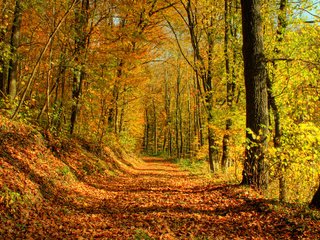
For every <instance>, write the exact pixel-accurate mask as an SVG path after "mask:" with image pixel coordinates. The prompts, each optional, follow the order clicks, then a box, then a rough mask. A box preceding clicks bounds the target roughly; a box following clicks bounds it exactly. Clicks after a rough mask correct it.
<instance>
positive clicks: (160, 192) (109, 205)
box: [23, 158, 320, 239]
mask: <svg viewBox="0 0 320 240" xmlns="http://www.w3.org/2000/svg"><path fill="white" fill-rule="evenodd" d="M247 191H248V190H245V189H243V188H239V187H237V186H230V185H229V186H228V185H212V184H208V183H207V180H206V179H204V178H201V177H198V176H192V175H190V174H189V173H188V172H186V171H181V170H179V168H178V167H177V166H176V165H175V164H172V163H170V162H167V161H164V160H163V159H160V158H145V159H144V164H141V166H139V168H134V169H133V170H132V172H131V173H127V174H124V175H123V176H120V177H115V178H112V179H110V180H109V181H107V182H100V183H96V184H94V187H93V186H91V187H89V186H88V188H87V189H86V193H87V195H82V197H79V196H78V197H77V196H75V197H74V198H75V199H76V200H75V201H73V202H72V201H69V202H68V201H66V202H65V203H64V205H63V206H61V204H60V203H58V202H57V203H56V204H57V205H55V203H50V204H48V206H44V207H43V208H42V209H41V211H42V212H45V213H46V214H47V215H46V216H41V219H39V215H36V216H35V219H37V220H34V222H32V223H29V224H30V225H29V227H28V231H27V232H24V235H23V236H24V237H25V238H26V239H28V237H30V238H31V237H32V238H33V239H43V238H41V236H46V237H47V239H53V238H56V239H297V238H306V239H314V238H317V237H319V236H320V232H319V227H317V226H318V225H319V221H312V220H311V219H301V217H296V218H294V217H289V216H288V215H287V214H286V213H280V212H275V211H273V210H271V209H270V207H269V204H268V202H267V201H266V200H263V199H260V198H258V197H252V196H251V197H250V196H249V194H248V192H247ZM39 211H40V210H39ZM44 215H45V214H44ZM44 222H45V223H46V224H44ZM48 222H49V224H48ZM39 226H41V228H39ZM317 228H318V230H317Z"/></svg>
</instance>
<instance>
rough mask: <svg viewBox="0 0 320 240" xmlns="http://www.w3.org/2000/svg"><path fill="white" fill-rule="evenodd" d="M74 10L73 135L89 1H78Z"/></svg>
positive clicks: (86, 37) (87, 41)
mask: <svg viewBox="0 0 320 240" xmlns="http://www.w3.org/2000/svg"><path fill="white" fill-rule="evenodd" d="M77 4H78V5H77V7H76V8H75V25H74V28H75V29H74V30H75V39H74V41H75V50H74V55H75V67H74V74H73V84H72V109H71V119H70V134H72V133H73V131H74V127H75V124H76V119H77V115H78V111H79V104H80V97H81V93H82V86H83V81H84V78H85V74H86V72H85V62H86V58H87V54H86V49H87V47H88V44H89V31H88V23H89V8H90V1H89V0H78V1H77Z"/></svg>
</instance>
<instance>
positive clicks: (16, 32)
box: [7, 0, 22, 100]
mask: <svg viewBox="0 0 320 240" xmlns="http://www.w3.org/2000/svg"><path fill="white" fill-rule="evenodd" d="M21 20H22V6H21V3H20V0H16V6H15V9H14V14H13V24H12V30H11V41H10V47H11V59H10V62H9V74H8V92H7V93H8V94H9V97H10V99H11V100H13V99H14V98H15V97H16V94H17V81H18V70H19V59H18V51H17V50H18V47H19V42H20V28H21Z"/></svg>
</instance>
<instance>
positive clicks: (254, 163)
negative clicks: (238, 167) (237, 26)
mask: <svg viewBox="0 0 320 240" xmlns="http://www.w3.org/2000/svg"><path fill="white" fill-rule="evenodd" d="M241 6H242V33H243V48H242V51H243V58H244V76H245V87H246V113H247V115H246V129H247V131H246V138H247V147H246V152H245V161H244V169H243V173H242V175H243V179H242V184H244V185H253V186H255V187H257V188H258V189H263V188H266V187H267V172H266V166H265V151H266V148H267V134H268V125H269V120H268V119H269V118H268V116H269V114H268V93H267V71H266V66H265V57H264V52H263V36H262V20H261V13H260V9H261V0H241Z"/></svg>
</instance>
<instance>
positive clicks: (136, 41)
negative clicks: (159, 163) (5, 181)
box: [0, 0, 320, 203]
mask: <svg viewBox="0 0 320 240" xmlns="http://www.w3.org/2000/svg"><path fill="white" fill-rule="evenodd" d="M261 14H262V23H263V24H262V26H263V27H262V29H261V31H262V34H263V37H264V41H263V42H264V54H265V59H264V61H265V63H266V66H267V70H268V96H269V104H268V106H269V125H270V126H269V130H270V133H269V134H268V136H267V137H268V152H267V154H266V157H265V161H266V166H267V170H266V171H267V172H268V175H269V177H268V185H269V188H268V190H265V194H266V195H267V196H269V197H270V198H280V200H283V201H289V202H301V203H305V202H310V201H311V198H312V196H313V195H314V193H315V191H316V189H317V187H318V184H319V172H320V164H319V161H320V152H319V151H320V148H319V144H320V128H319V126H320V111H319V106H320V105H319V102H320V97H319V96H320V95H319V91H320V81H319V70H320V47H319V45H320V42H319V39H320V36H319V33H320V31H319V30H320V29H319V28H320V25H319V2H317V1H308V0H301V1H286V0H281V1H275V0H271V1H269V0H268V1H262V8H261ZM241 48H242V24H241V8H240V2H239V1H238V0H225V1H222V0H221V1H220V0H215V1H213V0H181V1H170V0H146V1H144V0H74V1H69V0H48V1H39V0H32V1H26V0H15V1H14V0H2V1H1V2H0V91H1V92H0V108H1V109H0V113H1V115H3V116H6V117H9V118H11V119H15V120H19V121H22V122H24V123H27V124H32V125H34V126H38V128H41V129H45V130H46V131H47V132H49V133H50V134H52V135H53V136H55V137H61V136H70V135H71V136H76V137H80V138H84V139H86V140H88V141H91V142H94V143H96V146H97V148H99V147H102V146H104V145H108V144H113V143H115V142H117V143H120V144H121V145H122V146H124V148H125V149H126V150H127V151H130V152H135V153H143V154H147V155H161V156H165V157H169V158H177V159H189V160H188V161H189V163H188V164H191V165H192V164H195V165H198V166H201V167H203V168H204V169H205V171H208V172H209V171H211V172H214V173H215V174H218V175H221V176H224V177H225V178H226V179H228V181H230V182H239V181H241V172H242V169H243V160H244V152H245V148H246V146H247V144H246V130H247V131H250V130H249V129H246V97H245V85H244V83H245V81H244V77H243V76H244V73H243V69H244V66H243V57H242V52H241Z"/></svg>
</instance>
